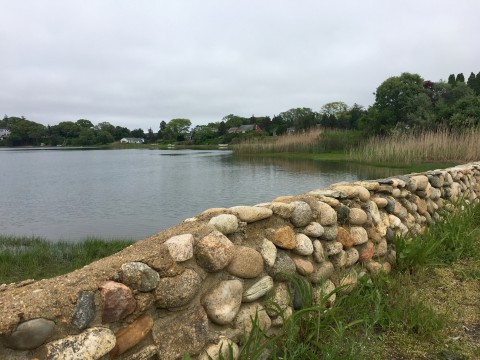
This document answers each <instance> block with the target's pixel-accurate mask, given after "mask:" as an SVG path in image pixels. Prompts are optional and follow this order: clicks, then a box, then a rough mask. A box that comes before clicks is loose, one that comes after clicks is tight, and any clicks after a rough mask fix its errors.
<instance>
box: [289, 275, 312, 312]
mask: <svg viewBox="0 0 480 360" xmlns="http://www.w3.org/2000/svg"><path fill="white" fill-rule="evenodd" d="M290 288H291V289H292V292H293V302H292V304H293V308H294V309H295V310H300V309H303V308H306V307H310V306H311V305H312V302H311V301H312V297H311V296H310V295H311V294H312V284H310V282H309V281H307V280H306V279H304V278H301V277H300V278H298V279H296V281H293V282H291V283H290Z"/></svg>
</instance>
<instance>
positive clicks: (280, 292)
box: [266, 282, 292, 318]
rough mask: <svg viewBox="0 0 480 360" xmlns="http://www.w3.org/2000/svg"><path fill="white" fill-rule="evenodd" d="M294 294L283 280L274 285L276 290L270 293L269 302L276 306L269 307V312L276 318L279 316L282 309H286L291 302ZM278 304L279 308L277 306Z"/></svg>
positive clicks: (267, 309)
mask: <svg viewBox="0 0 480 360" xmlns="http://www.w3.org/2000/svg"><path fill="white" fill-rule="evenodd" d="M291 298H292V294H291V291H290V289H289V287H288V286H287V284H286V283H284V282H281V283H277V284H275V285H274V291H273V292H272V293H270V295H269V299H268V300H269V302H272V303H273V304H275V305H276V306H275V307H267V308H266V311H267V314H268V315H269V316H270V317H272V318H274V317H277V316H278V315H280V314H279V312H278V311H279V310H280V311H284V310H285V309H286V308H287V307H288V306H289V305H290V302H291V300H292V299H291ZM277 306H278V308H277Z"/></svg>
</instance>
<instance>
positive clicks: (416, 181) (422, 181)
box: [408, 175, 429, 191]
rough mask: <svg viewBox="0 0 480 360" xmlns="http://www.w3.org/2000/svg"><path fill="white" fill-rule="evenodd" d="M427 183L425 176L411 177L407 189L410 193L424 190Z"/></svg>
mask: <svg viewBox="0 0 480 360" xmlns="http://www.w3.org/2000/svg"><path fill="white" fill-rule="evenodd" d="M428 183H429V182H428V177H427V176H425V175H416V176H411V177H410V181H409V182H408V189H409V190H410V191H415V190H425V189H426V188H427V185H428Z"/></svg>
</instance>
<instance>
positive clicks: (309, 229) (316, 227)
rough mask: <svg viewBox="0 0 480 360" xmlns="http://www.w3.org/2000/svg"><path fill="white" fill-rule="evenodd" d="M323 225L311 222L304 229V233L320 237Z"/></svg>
mask: <svg viewBox="0 0 480 360" xmlns="http://www.w3.org/2000/svg"><path fill="white" fill-rule="evenodd" d="M324 231H325V230H324V229H323V226H322V225H320V224H319V223H318V222H311V223H310V224H308V225H307V226H306V227H305V228H303V229H302V233H303V234H305V235H307V236H311V237H320V236H322V235H323V232H324Z"/></svg>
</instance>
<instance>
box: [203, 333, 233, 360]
mask: <svg viewBox="0 0 480 360" xmlns="http://www.w3.org/2000/svg"><path fill="white" fill-rule="evenodd" d="M239 354H240V350H239V348H238V345H237V344H235V343H234V342H233V341H232V340H230V339H229V338H226V337H224V336H220V339H219V341H218V342H217V343H216V344H212V345H209V346H208V347H207V348H206V349H205V351H204V352H202V353H201V354H200V356H199V357H198V360H220V359H229V360H236V359H238V356H239Z"/></svg>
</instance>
